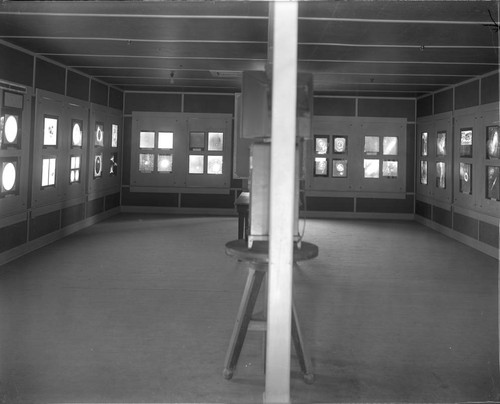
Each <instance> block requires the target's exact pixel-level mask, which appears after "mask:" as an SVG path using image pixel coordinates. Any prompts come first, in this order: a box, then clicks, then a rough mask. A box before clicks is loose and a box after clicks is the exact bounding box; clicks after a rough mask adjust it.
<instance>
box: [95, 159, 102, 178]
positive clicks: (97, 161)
mask: <svg viewBox="0 0 500 404" xmlns="http://www.w3.org/2000/svg"><path fill="white" fill-rule="evenodd" d="M101 176H102V154H96V155H95V157H94V178H100V177H101Z"/></svg>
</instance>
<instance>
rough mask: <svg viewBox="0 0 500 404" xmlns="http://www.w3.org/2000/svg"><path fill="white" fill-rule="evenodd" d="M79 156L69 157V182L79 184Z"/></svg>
mask: <svg viewBox="0 0 500 404" xmlns="http://www.w3.org/2000/svg"><path fill="white" fill-rule="evenodd" d="M80 160H81V158H80V156H71V157H70V161H69V162H70V170H69V182H70V184H72V183H74V182H80Z"/></svg>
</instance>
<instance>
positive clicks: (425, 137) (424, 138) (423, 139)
mask: <svg viewBox="0 0 500 404" xmlns="http://www.w3.org/2000/svg"><path fill="white" fill-rule="evenodd" d="M428 144H429V133H428V132H422V133H421V134H420V155H421V156H422V157H426V156H427V155H428Z"/></svg>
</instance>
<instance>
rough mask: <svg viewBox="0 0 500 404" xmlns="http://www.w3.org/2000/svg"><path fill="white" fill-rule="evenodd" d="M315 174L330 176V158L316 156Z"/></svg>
mask: <svg viewBox="0 0 500 404" xmlns="http://www.w3.org/2000/svg"><path fill="white" fill-rule="evenodd" d="M314 176H315V177H328V159H327V158H326V157H315V158H314Z"/></svg>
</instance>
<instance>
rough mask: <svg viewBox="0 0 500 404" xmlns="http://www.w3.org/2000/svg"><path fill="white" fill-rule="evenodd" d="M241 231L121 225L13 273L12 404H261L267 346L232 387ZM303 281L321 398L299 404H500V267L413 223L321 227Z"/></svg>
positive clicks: (258, 342) (7, 317)
mask: <svg viewBox="0 0 500 404" xmlns="http://www.w3.org/2000/svg"><path fill="white" fill-rule="evenodd" d="M236 235H237V219H236V218H225V217H222V218H221V217H208V218H205V217H168V216H159V215H158V216H155V215H151V216H145V215H142V216H139V215H125V214H124V215H120V216H117V217H114V218H112V219H110V220H107V221H105V222H102V223H99V224H97V225H95V226H93V227H91V228H88V229H85V230H83V231H80V232H78V233H76V234H74V235H72V236H70V237H67V238H66V239H63V240H60V241H58V242H56V243H54V244H52V245H50V246H48V247H45V248H43V249H41V250H38V251H36V252H34V253H31V254H29V255H27V256H25V257H22V258H21V259H18V260H16V261H13V262H11V263H9V264H6V265H4V266H3V267H0V355H1V356H0V403H9V404H10V403H63V402H65V403H69V402H80V403H97V402H100V403H118V402H120V403H132V402H137V403H139V402H149V403H153V402H154V403H173V402H190V403H194V402H206V403H217V402H221V403H256V402H262V394H263V392H264V374H263V355H262V337H261V336H260V335H258V334H255V333H252V334H248V336H247V340H246V341H245V345H244V348H243V352H242V354H241V357H240V362H239V364H238V369H237V371H236V373H235V376H234V378H233V379H232V380H231V381H227V380H225V379H224V378H223V377H222V368H223V362H224V356H225V351H226V347H227V343H228V341H229V338H230V335H231V331H232V327H233V323H234V318H235V315H236V311H237V307H238V304H239V301H240V298H241V293H242V290H243V286H244V283H245V278H246V269H245V268H244V265H243V264H241V263H237V262H235V261H234V260H233V259H232V258H230V257H228V256H226V255H225V253H224V244H225V243H226V242H227V241H229V240H232V239H234V238H236ZM304 239H305V240H306V241H309V242H313V243H315V244H317V245H318V246H319V251H320V254H319V256H318V258H316V259H315V260H313V261H309V262H305V263H302V265H301V268H300V270H298V271H296V272H295V274H294V281H295V300H296V304H297V310H298V313H299V316H300V319H301V325H302V328H303V332H304V336H305V340H306V343H307V345H308V348H309V351H310V354H311V357H312V361H313V365H314V370H315V374H316V382H315V383H314V384H313V385H307V384H305V383H304V382H303V381H302V379H301V376H300V374H299V367H298V363H297V361H296V358H295V357H294V355H293V357H292V363H291V364H292V374H291V396H292V401H293V402H294V403H326V402H328V403H334V402H433V403H434V402H486V401H494V400H498V399H499V397H500V396H499V392H500V383H499V372H498V309H497V307H498V292H497V289H498V288H497V272H498V262H497V261H496V260H494V259H493V258H491V257H488V256H486V255H484V254H482V253H480V252H477V251H475V250H473V249H471V248H469V247H467V246H464V245H462V244H460V243H458V242H456V241H454V240H451V239H449V238H446V237H444V236H442V235H440V234H438V233H436V232H434V231H432V230H430V229H428V228H425V227H423V226H421V225H419V224H417V223H415V222H407V221H364V220H363V221H351V220H323V221H321V220H311V219H310V220H308V221H307V223H306V227H305V237H304Z"/></svg>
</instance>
